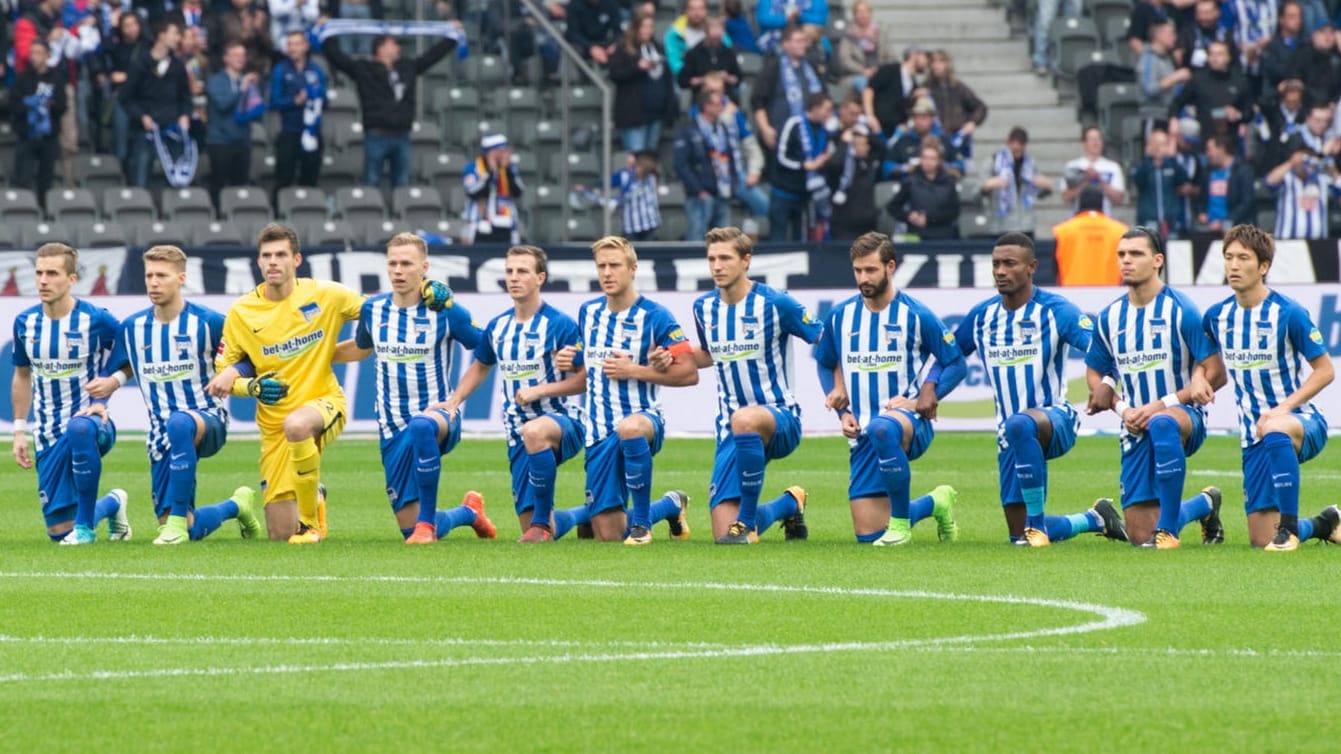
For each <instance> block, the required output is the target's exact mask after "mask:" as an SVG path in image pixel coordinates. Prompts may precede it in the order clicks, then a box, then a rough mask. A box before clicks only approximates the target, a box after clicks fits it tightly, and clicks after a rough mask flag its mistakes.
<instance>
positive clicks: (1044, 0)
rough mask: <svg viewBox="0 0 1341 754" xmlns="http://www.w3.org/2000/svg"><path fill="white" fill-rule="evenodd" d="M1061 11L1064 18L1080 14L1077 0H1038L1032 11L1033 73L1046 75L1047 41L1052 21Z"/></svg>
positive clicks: (1049, 36)
mask: <svg viewBox="0 0 1341 754" xmlns="http://www.w3.org/2000/svg"><path fill="white" fill-rule="evenodd" d="M1058 11H1061V12H1062V13H1063V14H1064V15H1065V17H1066V18H1075V17H1076V16H1079V15H1080V2H1079V0H1039V3H1038V7H1037V9H1036V10H1035V11H1034V24H1033V26H1034V29H1033V33H1034V60H1033V63H1034V73H1036V74H1038V75H1039V76H1046V75H1048V70H1049V69H1048V53H1049V52H1050V50H1049V49H1048V42H1049V40H1050V38H1051V32H1052V22H1053V21H1054V20H1056V18H1057V12H1058Z"/></svg>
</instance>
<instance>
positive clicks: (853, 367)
mask: <svg viewBox="0 0 1341 754" xmlns="http://www.w3.org/2000/svg"><path fill="white" fill-rule="evenodd" d="M849 257H850V258H851V260H852V273H853V276H854V277H855V278H856V281H857V288H858V289H859V290H860V291H861V293H860V295H857V296H853V297H852V298H850V299H848V300H846V301H843V302H842V303H840V304H838V305H837V306H835V307H834V308H833V310H832V311H831V312H829V316H828V318H827V319H826V320H825V321H824V331H823V333H822V334H821V335H820V340H819V344H818V345H817V346H816V347H815V360H816V361H817V362H818V371H819V380H820V386H821V387H822V388H823V389H824V390H825V391H826V392H827V393H828V396H827V398H826V399H825V402H824V403H825V406H826V407H828V408H831V409H833V410H835V411H837V412H838V416H839V418H840V420H841V422H842V428H843V435H844V436H845V437H847V438H848V445H849V446H850V447H851V451H850V453H849V461H850V472H849V477H848V493H847V496H848V503H849V505H850V507H851V509H852V529H853V532H854V533H855V534H856V536H857V541H858V542H863V543H865V542H871V543H874V544H875V545H876V546H878V547H892V546H898V545H905V544H908V543H909V542H911V541H912V537H913V534H912V527H913V525H915V524H916V523H917V522H918V521H920V520H922V519H924V518H927V517H933V518H935V519H936V533H937V535H938V537H939V538H940V539H941V541H953V540H954V539H956V538H957V537H958V535H959V527H958V525H957V524H956V523H955V519H954V509H953V505H954V500H955V495H956V493H955V489H954V488H953V487H951V486H949V485H941V486H939V487H937V488H935V489H934V490H932V491H931V494H929V495H923V496H921V497H919V498H917V499H916V500H909V493H908V488H909V482H910V481H911V479H912V472H911V471H910V470H909V468H908V462H909V461H913V460H917V459H918V458H919V457H921V455H922V454H923V453H925V452H926V451H927V448H929V447H931V440H932V437H933V430H932V427H931V421H932V419H935V418H936V406H937V402H938V401H939V399H940V398H941V397H942V396H944V395H945V394H946V393H948V392H949V391H950V390H952V389H954V387H955V385H957V384H959V381H960V380H962V379H963V378H964V373H965V369H964V359H963V357H962V356H961V355H960V353H959V349H958V348H957V347H956V346H955V338H954V335H953V334H952V333H951V332H950V331H949V330H948V329H946V327H945V324H944V323H943V322H941V320H940V318H939V317H937V316H936V315H935V314H932V313H931V310H930V309H928V308H927V307H926V306H925V305H923V304H922V303H921V302H920V301H918V300H916V299H914V298H913V297H912V296H909V295H908V294H907V293H905V292H903V291H897V290H895V289H894V288H893V287H892V286H891V285H890V281H891V279H892V278H893V276H894V270H895V268H896V267H897V266H898V259H897V257H896V255H895V251H894V243H893V242H892V241H890V240H889V236H886V235H884V234H882V233H876V232H874V231H872V232H870V233H866V234H864V235H862V236H860V237H859V238H857V240H856V241H854V242H853V243H852V248H851V250H850V252H849ZM932 357H935V361H936V363H937V364H943V365H944V369H943V370H938V371H940V372H941V373H940V374H939V375H938V376H937V377H936V378H932V377H931V376H930V375H928V377H927V378H926V379H921V378H920V375H921V374H922V368H923V367H924V366H926V364H927V362H929V361H931V360H932Z"/></svg>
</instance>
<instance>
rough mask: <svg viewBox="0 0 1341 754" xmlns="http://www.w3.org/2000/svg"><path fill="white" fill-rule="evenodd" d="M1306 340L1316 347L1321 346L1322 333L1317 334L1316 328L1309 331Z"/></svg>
mask: <svg viewBox="0 0 1341 754" xmlns="http://www.w3.org/2000/svg"><path fill="white" fill-rule="evenodd" d="M1308 339H1309V340H1311V341H1313V342H1314V343H1317V344H1318V345H1322V333H1320V332H1318V328H1316V327H1315V328H1313V329H1312V330H1310V331H1309V333H1308Z"/></svg>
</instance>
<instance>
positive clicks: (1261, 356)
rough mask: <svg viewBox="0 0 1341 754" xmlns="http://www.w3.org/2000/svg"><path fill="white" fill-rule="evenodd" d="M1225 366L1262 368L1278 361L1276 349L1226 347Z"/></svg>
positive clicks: (1232, 367)
mask: <svg viewBox="0 0 1341 754" xmlns="http://www.w3.org/2000/svg"><path fill="white" fill-rule="evenodd" d="M1224 359H1225V366H1227V367H1229V368H1230V369H1261V368H1263V367H1267V366H1270V365H1272V364H1274V363H1275V362H1276V353H1275V351H1264V350H1261V349H1252V348H1226V349H1225V351H1224Z"/></svg>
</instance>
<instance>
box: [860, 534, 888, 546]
mask: <svg viewBox="0 0 1341 754" xmlns="http://www.w3.org/2000/svg"><path fill="white" fill-rule="evenodd" d="M884 535H885V533H884V532H882V531H873V532H871V533H870V534H858V535H857V541H858V542H860V543H862V544H864V545H865V544H870V543H871V542H874V541H875V540H877V539H879V538H881V537H883V536H884Z"/></svg>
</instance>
